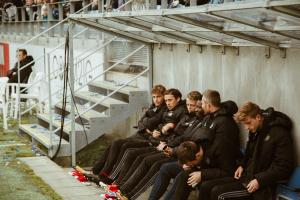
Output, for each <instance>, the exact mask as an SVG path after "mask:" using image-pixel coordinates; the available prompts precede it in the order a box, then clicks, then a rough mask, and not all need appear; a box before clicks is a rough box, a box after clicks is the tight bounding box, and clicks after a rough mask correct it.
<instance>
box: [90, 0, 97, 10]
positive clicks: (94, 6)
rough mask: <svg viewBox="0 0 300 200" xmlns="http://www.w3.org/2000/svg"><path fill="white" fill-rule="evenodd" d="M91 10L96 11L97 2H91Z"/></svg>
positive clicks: (95, 0)
mask: <svg viewBox="0 0 300 200" xmlns="http://www.w3.org/2000/svg"><path fill="white" fill-rule="evenodd" d="M91 3H92V10H98V0H91Z"/></svg>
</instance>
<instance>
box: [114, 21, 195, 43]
mask: <svg viewBox="0 0 300 200" xmlns="http://www.w3.org/2000/svg"><path fill="white" fill-rule="evenodd" d="M109 20H111V21H114V22H117V23H121V24H124V25H126V26H132V27H135V28H138V29H141V30H144V31H147V32H151V33H153V34H157V35H161V36H163V37H166V38H168V37H169V38H172V39H175V40H179V41H181V42H185V43H188V44H197V40H193V39H191V38H186V37H184V35H185V34H182V33H179V34H178V33H175V32H168V33H165V32H163V31H155V32H153V30H152V26H151V27H149V26H146V25H145V24H143V25H141V24H139V23H136V22H132V21H129V20H124V18H122V19H120V18H119V19H116V18H109Z"/></svg>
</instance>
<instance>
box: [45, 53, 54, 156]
mask: <svg viewBox="0 0 300 200" xmlns="http://www.w3.org/2000/svg"><path fill="white" fill-rule="evenodd" d="M47 68H48V73H47V76H48V77H47V78H48V96H49V98H48V100H49V102H48V104H49V105H48V112H49V117H50V119H49V133H50V149H51V150H52V153H53V150H54V149H53V137H52V136H53V135H52V134H53V116H52V115H53V113H52V95H51V94H52V92H51V73H50V72H51V71H50V70H51V67H50V53H48V54H47ZM50 152H51V151H50Z"/></svg>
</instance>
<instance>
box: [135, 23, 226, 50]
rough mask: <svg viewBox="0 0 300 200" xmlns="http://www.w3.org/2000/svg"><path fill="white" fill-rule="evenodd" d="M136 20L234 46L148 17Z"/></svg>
mask: <svg viewBox="0 0 300 200" xmlns="http://www.w3.org/2000/svg"><path fill="white" fill-rule="evenodd" d="M134 19H137V20H140V21H143V22H146V23H151V24H155V25H158V26H162V27H166V28H168V29H171V30H174V31H179V32H181V33H183V34H188V35H191V36H193V37H197V38H199V39H204V40H208V41H211V42H215V43H218V44H221V45H227V46H231V45H232V43H229V42H226V41H224V40H222V39H218V38H213V37H210V36H208V35H203V34H196V33H191V32H188V31H184V30H182V29H181V28H178V27H176V26H174V25H172V24H167V23H164V22H161V21H158V20H153V19H150V18H147V17H134Z"/></svg>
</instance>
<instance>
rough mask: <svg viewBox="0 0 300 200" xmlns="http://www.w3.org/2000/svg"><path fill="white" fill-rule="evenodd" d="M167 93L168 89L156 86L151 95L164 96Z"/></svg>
mask: <svg viewBox="0 0 300 200" xmlns="http://www.w3.org/2000/svg"><path fill="white" fill-rule="evenodd" d="M165 92H166V88H165V86H163V85H155V86H154V87H153V88H152V91H151V94H160V95H164V94H165Z"/></svg>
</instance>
